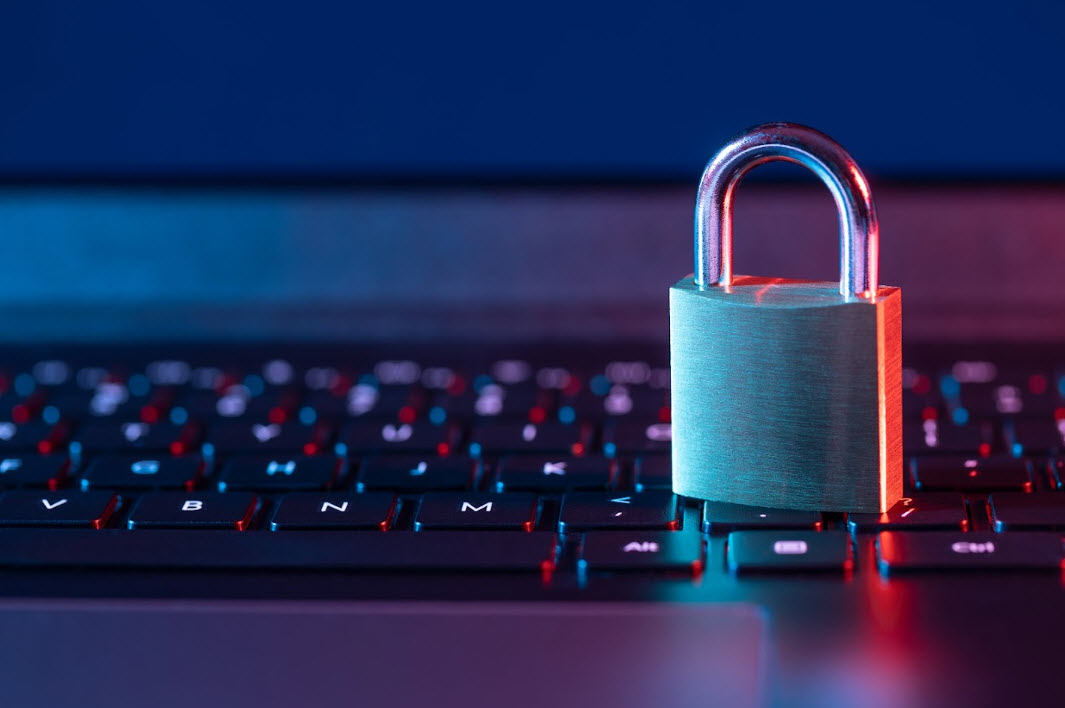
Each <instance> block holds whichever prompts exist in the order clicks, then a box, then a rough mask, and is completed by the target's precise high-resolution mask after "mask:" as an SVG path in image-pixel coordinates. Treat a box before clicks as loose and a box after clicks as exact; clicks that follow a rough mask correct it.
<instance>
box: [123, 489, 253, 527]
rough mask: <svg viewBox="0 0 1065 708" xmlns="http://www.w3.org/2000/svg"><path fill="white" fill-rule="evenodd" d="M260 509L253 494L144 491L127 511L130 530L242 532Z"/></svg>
mask: <svg viewBox="0 0 1065 708" xmlns="http://www.w3.org/2000/svg"><path fill="white" fill-rule="evenodd" d="M258 509H259V499H258V498H257V497H256V496H255V495H254V494H242V493H239V492H232V493H229V494H220V493H218V492H193V493H189V494H181V493H177V492H158V493H155V494H145V495H144V496H143V497H141V498H140V500H139V501H138V502H137V504H136V506H134V507H133V511H131V512H130V515H129V522H128V526H129V528H131V529H150V528H211V529H237V530H238V531H243V530H245V529H247V528H248V526H249V525H250V524H251V520H252V518H253V517H254V516H255V512H256V511H258Z"/></svg>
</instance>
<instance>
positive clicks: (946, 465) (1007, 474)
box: [910, 456, 1032, 492]
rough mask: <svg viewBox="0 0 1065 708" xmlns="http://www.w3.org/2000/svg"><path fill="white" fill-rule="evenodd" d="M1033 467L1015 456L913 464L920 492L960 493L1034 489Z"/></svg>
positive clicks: (935, 459) (932, 459) (925, 459)
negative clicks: (953, 491) (1031, 471)
mask: <svg viewBox="0 0 1065 708" xmlns="http://www.w3.org/2000/svg"><path fill="white" fill-rule="evenodd" d="M1029 468H1030V465H1029V463H1028V462H1026V461H1025V460H1019V459H1017V458H1015V457H1005V456H998V457H917V458H914V459H913V460H912V461H911V465H910V471H911V473H912V475H913V484H914V488H915V489H917V490H918V491H940V490H956V491H960V492H976V491H997V490H1011V489H1014V490H1017V491H1023V492H1028V491H1031V489H1032V479H1031V475H1030V469H1029Z"/></svg>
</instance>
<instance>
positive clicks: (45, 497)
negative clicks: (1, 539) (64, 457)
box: [0, 492, 119, 529]
mask: <svg viewBox="0 0 1065 708" xmlns="http://www.w3.org/2000/svg"><path fill="white" fill-rule="evenodd" d="M118 501H119V499H118V497H116V496H115V495H113V494H109V493H106V492H71V493H69V494H55V493H50V494H38V493H34V492H8V493H7V494H4V495H3V496H2V497H0V526H81V527H87V528H94V529H101V528H103V527H104V526H106V525H107V521H108V519H109V518H110V517H111V514H112V513H113V512H114V510H115V508H116V507H117V506H118Z"/></svg>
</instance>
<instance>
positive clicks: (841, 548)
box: [727, 531, 854, 574]
mask: <svg viewBox="0 0 1065 708" xmlns="http://www.w3.org/2000/svg"><path fill="white" fill-rule="evenodd" d="M727 557H728V567H729V570H731V571H732V572H733V573H737V574H740V573H748V572H792V571H835V572H841V571H848V570H851V569H853V568H854V558H853V556H852V555H851V542H850V536H849V535H848V534H847V533H846V532H843V531H823V532H819V531H733V532H732V533H730V534H729V537H728V554H727Z"/></svg>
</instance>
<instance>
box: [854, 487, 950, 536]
mask: <svg viewBox="0 0 1065 708" xmlns="http://www.w3.org/2000/svg"><path fill="white" fill-rule="evenodd" d="M847 528H849V529H850V530H851V531H852V532H862V531H887V530H895V529H898V530H906V529H913V530H916V529H941V530H944V531H951V530H953V531H966V530H968V528H969V515H968V513H967V511H966V509H965V500H964V499H963V498H962V496H961V495H960V494H921V495H919V496H916V497H913V498H912V499H911V498H906V499H903V500H902V501H900V502H899V503H898V504H896V505H895V506H893V507H891V508H890V509H888V511H887V512H886V513H884V514H848V516H847Z"/></svg>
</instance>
